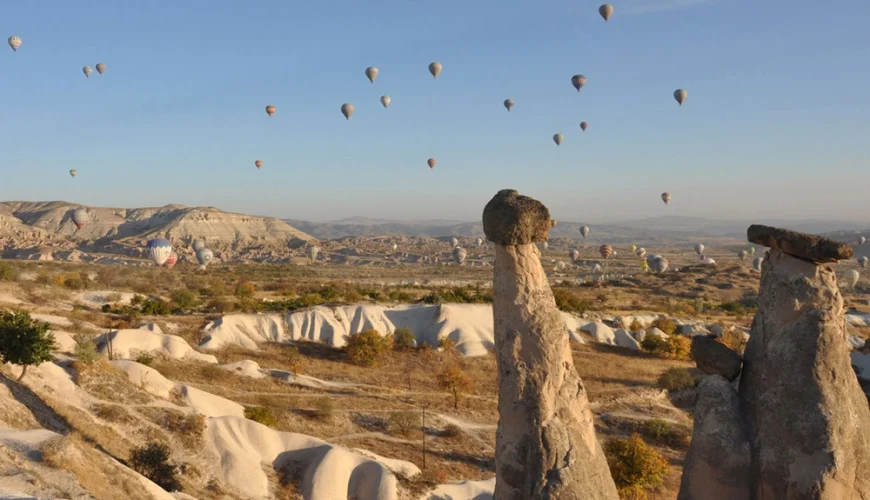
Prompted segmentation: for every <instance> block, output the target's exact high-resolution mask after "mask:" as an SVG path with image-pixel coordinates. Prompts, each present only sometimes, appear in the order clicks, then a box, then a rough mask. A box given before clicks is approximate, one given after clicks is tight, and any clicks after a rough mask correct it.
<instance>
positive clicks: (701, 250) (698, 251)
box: [695, 243, 704, 255]
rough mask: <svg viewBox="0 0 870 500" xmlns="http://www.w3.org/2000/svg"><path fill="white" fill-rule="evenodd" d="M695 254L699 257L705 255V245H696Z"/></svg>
mask: <svg viewBox="0 0 870 500" xmlns="http://www.w3.org/2000/svg"><path fill="white" fill-rule="evenodd" d="M695 253H696V254H698V255H701V254H702V253H704V244H703V243H697V244H695Z"/></svg>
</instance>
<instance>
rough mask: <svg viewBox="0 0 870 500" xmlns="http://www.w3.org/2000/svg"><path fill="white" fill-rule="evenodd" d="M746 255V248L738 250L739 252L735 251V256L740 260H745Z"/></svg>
mask: <svg viewBox="0 0 870 500" xmlns="http://www.w3.org/2000/svg"><path fill="white" fill-rule="evenodd" d="M747 255H748V254H747V253H746V250H740V251H739V252H737V258H738V259H740V260H746V256H747Z"/></svg>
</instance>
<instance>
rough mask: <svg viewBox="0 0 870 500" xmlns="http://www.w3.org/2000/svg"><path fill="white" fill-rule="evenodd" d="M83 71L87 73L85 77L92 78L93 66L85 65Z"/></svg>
mask: <svg viewBox="0 0 870 500" xmlns="http://www.w3.org/2000/svg"><path fill="white" fill-rule="evenodd" d="M82 73H84V74H85V78H90V77H91V67H90V66H85V67H84V68H82Z"/></svg>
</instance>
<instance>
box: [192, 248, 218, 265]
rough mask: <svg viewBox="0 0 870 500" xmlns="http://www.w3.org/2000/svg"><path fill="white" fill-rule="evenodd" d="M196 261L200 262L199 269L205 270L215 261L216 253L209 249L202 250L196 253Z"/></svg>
mask: <svg viewBox="0 0 870 500" xmlns="http://www.w3.org/2000/svg"><path fill="white" fill-rule="evenodd" d="M196 260H197V262H199V268H200V269H205V268H206V266H208V265H209V264H210V263H211V261H212V260H214V253H213V252H212V251H211V250H209V249H208V248H205V247H203V248H200V249H199V250H197V251H196Z"/></svg>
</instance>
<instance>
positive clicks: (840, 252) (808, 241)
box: [746, 224, 852, 263]
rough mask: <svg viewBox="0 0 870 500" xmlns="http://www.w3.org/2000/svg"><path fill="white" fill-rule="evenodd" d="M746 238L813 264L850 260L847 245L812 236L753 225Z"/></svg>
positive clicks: (849, 249)
mask: <svg viewBox="0 0 870 500" xmlns="http://www.w3.org/2000/svg"><path fill="white" fill-rule="evenodd" d="M746 236H747V238H748V239H749V241H751V242H752V243H757V244H759V245H763V246H766V247H768V248H772V249H774V250H779V251H780V252H783V253H787V254H789V255H791V256H792V257H797V258H799V259H804V260H810V261H813V262H818V263H822V262H837V261H838V260H846V259H850V258H852V248H851V247H850V246H849V245H847V244H845V243H840V242H838V241H834V240H831V239H828V238H824V237H822V236H816V235H814V234H806V233H798V232H796V231H790V230H788V229H780V228H778V227H771V226H763V225H761V224H753V225H751V226H749V229H748V230H747V231H746Z"/></svg>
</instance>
